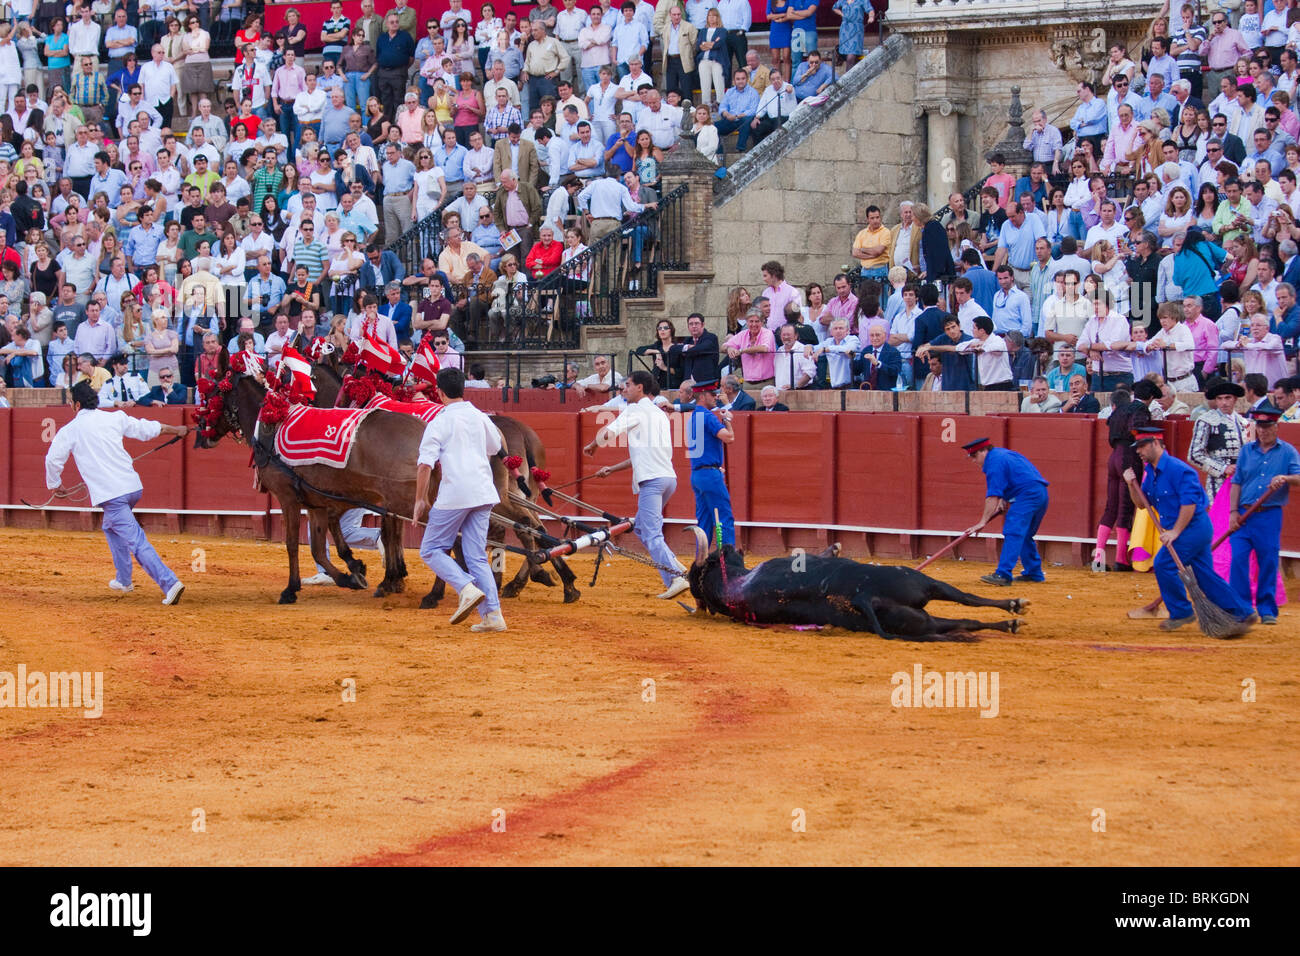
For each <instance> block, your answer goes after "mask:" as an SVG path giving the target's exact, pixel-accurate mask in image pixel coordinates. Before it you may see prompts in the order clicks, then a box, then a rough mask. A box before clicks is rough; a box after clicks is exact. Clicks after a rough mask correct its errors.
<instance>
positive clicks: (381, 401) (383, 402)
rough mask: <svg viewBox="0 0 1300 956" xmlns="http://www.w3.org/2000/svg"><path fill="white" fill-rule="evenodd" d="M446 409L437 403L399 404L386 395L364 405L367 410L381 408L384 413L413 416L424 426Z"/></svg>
mask: <svg viewBox="0 0 1300 956" xmlns="http://www.w3.org/2000/svg"><path fill="white" fill-rule="evenodd" d="M446 407H447V406H446V405H440V404H438V403H437V402H399V401H397V400H396V399H392V398H389V397H388V396H387V395H376V396H375V397H374V398H372V399H371V400H370V401H369V402H367V403H366V408H368V409H375V408H382V409H383V410H384V411H386V412H397V413H398V414H399V415H414V416H415V417H416V418H418V419H420V420H421V421H423V422H424V423H425V424H428V423H430V422H432V421H433V420H434V419H435V418H437V417H438V413H439V412H441V411H442V410H443V409H444V408H446Z"/></svg>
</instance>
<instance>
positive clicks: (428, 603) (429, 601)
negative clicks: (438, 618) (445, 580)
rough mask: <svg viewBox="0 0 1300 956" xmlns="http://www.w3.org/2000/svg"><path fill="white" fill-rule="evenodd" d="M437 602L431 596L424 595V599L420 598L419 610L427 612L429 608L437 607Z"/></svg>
mask: <svg viewBox="0 0 1300 956" xmlns="http://www.w3.org/2000/svg"><path fill="white" fill-rule="evenodd" d="M438 600H439V599H438V598H436V597H434V596H433V595H432V594H426V595H425V596H424V597H422V598H420V609H421V610H423V611H427V610H429V608H432V607H437V606H438Z"/></svg>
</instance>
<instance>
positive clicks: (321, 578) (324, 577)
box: [298, 571, 334, 587]
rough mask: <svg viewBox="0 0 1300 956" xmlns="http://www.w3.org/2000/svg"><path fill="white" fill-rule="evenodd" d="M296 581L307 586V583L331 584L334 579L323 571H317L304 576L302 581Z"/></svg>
mask: <svg viewBox="0 0 1300 956" xmlns="http://www.w3.org/2000/svg"><path fill="white" fill-rule="evenodd" d="M298 583H299V584H301V585H302V586H303V587H307V586H308V585H316V584H333V583H334V579H333V578H332V577H330V576H329V575H328V574H326V573H325V572H324V571H317V572H316V573H315V574H313V575H312V576H311V577H309V578H304V579H303V580H302V581H299V582H298Z"/></svg>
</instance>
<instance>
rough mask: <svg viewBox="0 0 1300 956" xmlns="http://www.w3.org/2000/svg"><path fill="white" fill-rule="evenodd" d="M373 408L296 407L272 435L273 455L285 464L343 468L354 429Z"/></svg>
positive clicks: (355, 431)
mask: <svg viewBox="0 0 1300 956" xmlns="http://www.w3.org/2000/svg"><path fill="white" fill-rule="evenodd" d="M372 411H373V409H365V408H309V407H307V406H305V405H295V406H293V407H291V408H290V409H289V410H288V413H287V414H286V415H285V418H284V421H283V422H282V423H281V424H280V427H279V428H277V429H276V432H275V453H276V454H277V455H279V456H280V458H281V459H283V461H284V462H285V464H287V465H293V466H301V465H328V466H329V467H331V468H346V467H347V465H348V458H349V457H350V456H351V454H352V446H353V444H354V443H355V442H354V439H355V438H356V434H357V427H358V426H359V425H360V424H361V422H362V420H364V419H365V418H366V416H368V415H369V414H370V413H371V412H372Z"/></svg>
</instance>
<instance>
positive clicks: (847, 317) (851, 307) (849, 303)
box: [826, 292, 858, 325]
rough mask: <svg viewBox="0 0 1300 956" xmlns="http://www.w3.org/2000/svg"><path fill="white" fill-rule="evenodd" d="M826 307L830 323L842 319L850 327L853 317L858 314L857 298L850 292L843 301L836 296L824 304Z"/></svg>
mask: <svg viewBox="0 0 1300 956" xmlns="http://www.w3.org/2000/svg"><path fill="white" fill-rule="evenodd" d="M826 307H827V308H828V309H830V312H831V320H832V321H834V320H835V319H843V320H844V321H845V322H848V323H849V324H850V325H852V324H853V317H854V316H855V315H857V313H858V297H857V296H856V295H854V294H853V293H852V292H850V293H849V294H848V296H846V297H845V298H843V299H841V298H840V297H839V296H838V295H837V296H835V297H834V298H832V299H831V300H830V301H829V302H827V303H826Z"/></svg>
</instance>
